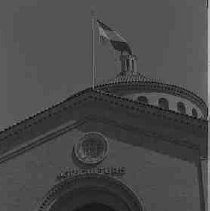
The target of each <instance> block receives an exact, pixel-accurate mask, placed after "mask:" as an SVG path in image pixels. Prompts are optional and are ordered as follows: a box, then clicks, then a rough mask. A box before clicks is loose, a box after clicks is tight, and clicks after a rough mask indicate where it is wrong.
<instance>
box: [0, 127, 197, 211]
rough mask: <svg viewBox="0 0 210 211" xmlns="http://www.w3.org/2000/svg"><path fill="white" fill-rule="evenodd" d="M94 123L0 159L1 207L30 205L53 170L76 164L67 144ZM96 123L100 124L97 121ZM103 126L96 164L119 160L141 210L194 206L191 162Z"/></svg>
mask: <svg viewBox="0 0 210 211" xmlns="http://www.w3.org/2000/svg"><path fill="white" fill-rule="evenodd" d="M94 125H95V124H94V123H92V124H90V125H89V123H88V124H84V125H82V126H81V127H80V128H75V129H73V130H72V131H70V132H68V133H66V134H64V135H62V136H59V137H57V138H55V139H54V140H52V141H50V142H48V143H45V144H43V145H40V146H38V147H36V148H34V149H31V150H30V151H28V152H26V153H24V154H22V155H19V156H18V157H15V158H13V159H12V160H9V161H7V162H5V163H3V164H1V165H0V195H1V200H0V209H1V211H8V210H9V211H28V210H36V208H37V206H38V204H39V203H40V202H41V200H42V198H43V197H44V195H45V194H46V193H47V191H48V190H49V189H50V188H52V186H53V185H54V184H55V183H56V176H57V175H58V174H59V172H60V171H61V170H65V169H66V168H78V167H77V166H76V165H75V164H74V162H73V161H72V157H71V153H72V147H73V145H74V144H75V143H76V142H77V141H78V138H80V137H81V136H82V135H83V134H84V133H85V132H87V131H93V129H91V130H90V128H94ZM95 126H96V125H95ZM97 127H101V128H103V124H102V123H101V125H99V126H96V127H95V128H97ZM104 127H105V126H104ZM106 127H107V130H106V131H104V134H105V135H106V136H107V138H108V142H109V153H108V156H107V158H106V159H105V160H104V161H103V162H102V163H101V164H100V165H101V166H104V167H110V166H114V167H117V166H124V167H125V168H126V173H125V175H124V176H123V177H122V178H121V179H120V180H121V181H122V182H123V183H125V184H126V185H127V186H128V187H130V188H131V189H132V190H133V191H134V193H135V194H136V195H137V197H138V198H139V199H140V200H142V201H143V203H144V206H145V208H146V210H148V211H149V210H152V211H168V210H170V211H177V210H180V211H198V210H200V207H199V189H198V180H197V169H196V167H195V166H194V164H192V163H188V162H186V161H182V160H180V159H176V158H172V157H170V156H167V155H163V154H159V153H157V152H153V151H150V150H148V149H144V148H141V147H138V146H134V145H132V144H129V140H130V141H131V140H133V139H135V140H136V141H139V142H140V141H141V139H145V137H141V136H136V135H133V134H132V133H129V132H127V131H126V130H123V129H120V131H119V130H118V131H117V133H120V134H121V135H123V134H124V135H123V137H124V140H120V139H119V138H118V136H116V137H114V136H113V135H111V133H112V134H113V133H114V132H116V128H113V127H111V126H106ZM96 130H97V129H96ZM122 141H123V142H122ZM125 141H127V143H126V142H125Z"/></svg>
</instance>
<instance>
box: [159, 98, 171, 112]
mask: <svg viewBox="0 0 210 211" xmlns="http://www.w3.org/2000/svg"><path fill="white" fill-rule="evenodd" d="M158 105H159V107H160V108H162V109H165V110H168V109H169V105H168V100H167V99H166V98H160V99H159V100H158Z"/></svg>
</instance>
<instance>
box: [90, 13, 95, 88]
mask: <svg viewBox="0 0 210 211" xmlns="http://www.w3.org/2000/svg"><path fill="white" fill-rule="evenodd" d="M91 16H92V17H91V18H92V20H91V22H92V77H93V78H92V80H93V81H92V86H93V89H94V88H95V77H96V65H95V10H94V9H91Z"/></svg>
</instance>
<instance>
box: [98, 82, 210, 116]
mask: <svg viewBox="0 0 210 211" xmlns="http://www.w3.org/2000/svg"><path fill="white" fill-rule="evenodd" d="M96 88H98V89H101V90H105V91H109V92H110V91H111V92H112V91H114V90H116V91H117V90H118V89H119V88H120V90H121V91H122V90H123V89H126V90H128V89H139V88H141V89H144V90H146V91H148V90H150V91H158V92H164V93H168V94H172V95H175V96H179V97H183V98H186V99H188V100H190V101H191V102H193V103H195V104H196V105H197V106H198V107H200V108H202V110H203V112H204V114H205V117H207V106H206V103H205V102H204V101H203V99H201V98H200V97H198V96H197V95H196V94H194V93H193V92H191V91H189V90H187V89H185V88H182V87H179V86H176V85H171V84H166V83H161V82H155V81H132V82H131V81H128V82H111V83H105V84H101V85H98V86H97V87H96Z"/></svg>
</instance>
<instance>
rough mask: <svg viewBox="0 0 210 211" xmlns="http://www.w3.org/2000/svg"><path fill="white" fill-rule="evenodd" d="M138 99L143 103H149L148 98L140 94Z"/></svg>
mask: <svg viewBox="0 0 210 211" xmlns="http://www.w3.org/2000/svg"><path fill="white" fill-rule="evenodd" d="M137 99H138V101H139V102H141V103H144V104H148V99H147V97H145V96H139V97H138V98H137Z"/></svg>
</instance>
